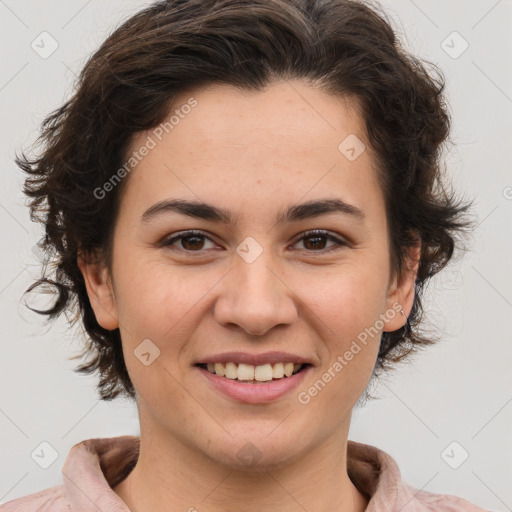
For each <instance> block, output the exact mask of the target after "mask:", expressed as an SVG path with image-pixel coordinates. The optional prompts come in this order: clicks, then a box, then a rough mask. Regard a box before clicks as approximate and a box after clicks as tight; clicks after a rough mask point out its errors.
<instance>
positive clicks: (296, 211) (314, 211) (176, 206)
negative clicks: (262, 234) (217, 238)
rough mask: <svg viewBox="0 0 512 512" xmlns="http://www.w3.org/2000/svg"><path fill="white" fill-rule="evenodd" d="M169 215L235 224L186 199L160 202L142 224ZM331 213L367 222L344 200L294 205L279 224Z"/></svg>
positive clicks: (228, 217) (228, 216) (219, 210)
mask: <svg viewBox="0 0 512 512" xmlns="http://www.w3.org/2000/svg"><path fill="white" fill-rule="evenodd" d="M170 212H174V213H179V214H181V215H187V216H189V217H193V218H195V219H203V220H209V221H213V222H220V223H223V224H227V225H229V226H234V225H235V224H236V221H235V220H234V218H233V215H232V214H231V212H229V211H228V210H225V209H223V208H219V207H217V206H214V205H211V204H208V203H204V202H201V201H189V200H184V199H165V200H163V201H159V202H158V203H155V204H154V205H153V206H151V207H150V208H148V209H147V210H146V211H145V212H144V213H143V214H142V215H141V219H140V220H141V223H146V222H148V221H149V220H151V219H153V218H155V217H157V216H160V215H163V214H166V213H170ZM329 213H342V214H344V215H348V216H350V217H353V218H354V219H356V220H359V221H362V220H363V219H364V218H365V215H364V212H363V211H362V210H360V209H359V208H357V207H356V206H354V205H351V204H349V203H346V202H344V201H342V200H341V199H319V200H314V201H307V202H305V203H300V204H294V205H291V206H290V207H288V209H286V210H285V211H282V212H280V213H279V214H278V215H277V218H276V224H282V223H286V222H297V221H300V220H305V219H310V218H314V217H318V216H320V215H326V214H329Z"/></svg>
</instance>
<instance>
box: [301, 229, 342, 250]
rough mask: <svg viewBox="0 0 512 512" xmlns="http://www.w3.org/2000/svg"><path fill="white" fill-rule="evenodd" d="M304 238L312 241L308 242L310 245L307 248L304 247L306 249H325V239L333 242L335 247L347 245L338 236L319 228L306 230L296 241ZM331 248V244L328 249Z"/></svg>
mask: <svg viewBox="0 0 512 512" xmlns="http://www.w3.org/2000/svg"><path fill="white" fill-rule="evenodd" d="M305 240H310V241H312V243H309V246H310V247H309V248H308V247H306V250H308V251H309V250H310V248H312V249H325V243H326V242H325V241H326V240H330V241H332V242H334V246H335V248H339V247H340V246H346V245H348V244H347V243H346V242H344V241H343V240H340V239H339V238H336V237H335V236H333V235H331V234H329V232H327V231H321V230H315V231H308V232H307V233H305V234H304V235H303V236H302V237H301V238H299V239H298V240H297V242H296V243H298V242H301V241H305ZM304 244H305V246H306V243H305V242H304ZM336 246H337V247H336ZM332 249H333V246H331V247H330V248H329V249H328V250H332ZM313 252H319V251H313ZM324 252H326V251H324Z"/></svg>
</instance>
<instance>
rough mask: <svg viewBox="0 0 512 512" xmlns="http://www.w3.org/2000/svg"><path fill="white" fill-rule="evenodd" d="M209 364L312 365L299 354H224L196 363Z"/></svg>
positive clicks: (205, 358) (196, 362)
mask: <svg viewBox="0 0 512 512" xmlns="http://www.w3.org/2000/svg"><path fill="white" fill-rule="evenodd" d="M207 363H224V364H225V363H243V364H251V365H253V366H261V365H264V364H275V363H294V364H312V362H311V361H310V360H309V359H307V358H305V357H301V356H299V355H297V354H291V353H290V352H274V351H273V352H263V353H261V354H250V353H249V352H223V353H222V354H216V355H213V356H208V357H204V358H203V359H201V360H197V361H195V362H194V364H195V365H197V364H207Z"/></svg>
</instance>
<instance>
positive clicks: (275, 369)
mask: <svg viewBox="0 0 512 512" xmlns="http://www.w3.org/2000/svg"><path fill="white" fill-rule="evenodd" d="M195 366H197V367H199V368H202V369H203V370H206V371H207V372H208V373H210V374H212V375H216V376H217V377H223V378H225V379H229V380H232V381H235V382H239V383H244V384H261V383H268V382H271V381H280V380H283V379H287V378H290V377H292V376H294V375H297V374H298V373H300V372H302V371H304V370H305V369H306V368H308V367H310V366H312V365H311V364H310V363H303V364H301V363H293V362H291V361H287V362H277V363H265V364H261V365H252V364H247V363H239V362H236V361H230V362H227V363H197V364H196V365H195Z"/></svg>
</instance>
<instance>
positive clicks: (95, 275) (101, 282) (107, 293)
mask: <svg viewBox="0 0 512 512" xmlns="http://www.w3.org/2000/svg"><path fill="white" fill-rule="evenodd" d="M77 263H78V267H79V268H80V271H81V272H82V275H83V277H84V282H85V287H86V289H87V295H88V296H89V301H90V303H91V306H92V309H93V311H94V314H95V316H96V320H97V322H98V323H99V324H100V325H101V327H103V328H104V329H107V330H113V329H117V328H118V327H119V321H118V315H117V307H116V301H115V296H114V289H113V286H112V280H111V277H110V273H109V271H108V268H107V266H106V265H105V264H104V263H103V262H102V261H101V260H100V259H99V258H97V257H94V258H91V256H87V257H86V256H83V255H79V256H78V257H77Z"/></svg>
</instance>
